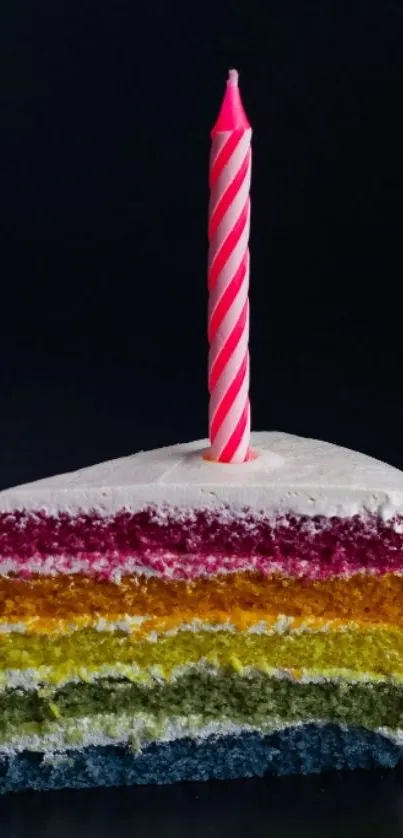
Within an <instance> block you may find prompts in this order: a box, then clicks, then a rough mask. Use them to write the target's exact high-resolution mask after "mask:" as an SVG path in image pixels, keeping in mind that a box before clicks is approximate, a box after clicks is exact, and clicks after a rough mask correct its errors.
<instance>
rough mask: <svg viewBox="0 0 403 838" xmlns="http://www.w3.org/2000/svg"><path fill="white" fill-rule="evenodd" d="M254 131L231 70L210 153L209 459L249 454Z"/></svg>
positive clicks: (237, 460)
mask: <svg viewBox="0 0 403 838" xmlns="http://www.w3.org/2000/svg"><path fill="white" fill-rule="evenodd" d="M251 136H252V131H251V127H250V125H249V122H248V119H247V116H246V114H245V111H244V109H243V106H242V102H241V97H240V93H239V88H238V73H237V71H236V70H231V71H230V73H229V78H228V82H227V90H226V93H225V96H224V100H223V103H222V106H221V110H220V113H219V116H218V119H217V122H216V124H215V126H214V128H213V130H212V133H211V137H212V147H211V158H210V206H209V231H208V237H209V259H208V289H209V308H208V341H209V345H210V351H209V362H208V389H209V393H210V405H209V435H210V446H211V447H210V451H209V455H208V456H209V459H211V460H214V461H216V462H221V463H243V462H245V461H246V460H248V459H249V457H250V452H249V442H250V404H249V351H248V341H249V299H248V289H249V248H248V240H249V227H250V199H249V189H250V179H251Z"/></svg>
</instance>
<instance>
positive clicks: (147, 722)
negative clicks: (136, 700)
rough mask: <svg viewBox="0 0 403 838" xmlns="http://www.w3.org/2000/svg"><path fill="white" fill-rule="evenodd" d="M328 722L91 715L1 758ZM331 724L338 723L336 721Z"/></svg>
mask: <svg viewBox="0 0 403 838" xmlns="http://www.w3.org/2000/svg"><path fill="white" fill-rule="evenodd" d="M328 723H329V722H328V721H327V720H326V719H315V718H307V719H304V720H303V721H296V722H290V721H284V719H281V718H279V717H275V716H273V717H272V718H270V719H268V721H267V722H266V723H264V724H263V725H259V726H255V725H250V724H235V723H233V722H231V721H220V722H218V721H214V722H209V723H208V724H205V723H203V720H202V719H201V717H200V716H197V715H194V716H179V717H174V718H171V719H167V720H165V721H164V722H157V721H156V719H155V717H153V716H151V715H147V714H139V715H137V716H135V717H130V716H126V715H121V716H119V717H118V718H116V716H113V715H111V714H108V715H102V714H99V715H97V716H88V717H83V718H81V719H74V720H72V719H69V720H63V721H59V722H50V723H48V725H47V728H46V732H45V733H43V734H42V735H38V734H32V733H22V734H18V735H15V736H12V737H10V738H9V739H7V740H6V741H4V742H0V756H2V755H9V756H11V755H14V754H16V753H21V752H22V751H36V752H42V753H51V754H52V753H56V754H57V753H63V752H65V751H71V750H81V749H83V748H87V747H89V746H107V745H115V746H116V745H126V746H128V747H129V748H130V749H131V750H132V751H133V752H134V753H139V752H140V751H141V750H142V749H143V748H144V747H145V746H147V745H148V744H151V743H152V742H173V741H175V740H177V739H183V738H185V737H186V738H188V737H189V738H192V739H199V740H202V739H207V738H208V737H211V736H216V737H218V736H230V735H235V736H238V735H240V734H242V733H246V732H249V733H251V732H257V733H260V734H261V735H262V736H263V735H266V734H269V733H273V732H275V731H280V730H286V729H287V728H296V727H304V726H305V725H307V724H315V725H318V726H324V725H326V724H328ZM331 724H334V721H333V720H332V722H331ZM338 727H340V728H341V729H342V730H348V726H347V725H343V724H339V725H338ZM373 732H375V733H380V734H382V736H385V737H386V738H388V739H390V740H392V741H394V742H396V743H398V744H399V745H401V744H403V730H401V729H398V730H391V729H390V728H388V727H382V728H379V729H378V730H376V731H373Z"/></svg>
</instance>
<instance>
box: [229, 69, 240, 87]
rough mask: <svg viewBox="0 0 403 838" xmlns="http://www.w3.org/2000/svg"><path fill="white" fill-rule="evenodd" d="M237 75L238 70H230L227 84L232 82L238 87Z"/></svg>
mask: <svg viewBox="0 0 403 838" xmlns="http://www.w3.org/2000/svg"><path fill="white" fill-rule="evenodd" d="M238 77H239V73H238V70H230V71H229V74H228V84H233V85H234V87H238Z"/></svg>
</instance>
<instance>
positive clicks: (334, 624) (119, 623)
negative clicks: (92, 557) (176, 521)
mask: <svg viewBox="0 0 403 838" xmlns="http://www.w3.org/2000/svg"><path fill="white" fill-rule="evenodd" d="M153 620H154V618H153V617H152V615H145V616H138V617H130V616H125V617H122V618H121V619H118V620H108V619H106V618H105V617H98V618H93V617H92V616H91V615H90V614H89V615H85V616H83V617H82V618H81V617H80V620H79V621H78V622H74V621H72V622H69V621H68V620H57V619H55V620H52V623H53V627H52V630H51V631H49V630H48V629H45V628H42V626H41V619H40V618H39V617H31V618H29V619H28V620H23V621H22V620H21V621H18V622H17V621H16V622H2V621H0V634H13V633H16V634H30V633H33V634H44V635H50V634H51V635H53V634H54V635H55V636H56V635H59V634H73V633H74V632H76V631H82V630H83V629H88V628H91V629H94V630H95V631H99V632H111V633H112V632H115V631H120V632H124V633H125V634H135V633H136V631H137V630H138V629H140V628H141V629H142V631H141V636H142V638H144V639H148V640H150V641H151V642H153V641H156V640H157V639H158V637H173V636H175V635H177V634H179V633H180V632H181V631H191V632H194V633H197V632H199V631H208V632H218V631H226V632H232V633H235V632H238V631H239V628H238V627H237V626H236V625H235V624H234V623H231V621H230V620H228V621H226V622H225V623H210V622H207V621H205V620H199V619H197V618H195V619H194V620H192V621H191V622H188V623H181V624H179V625H177V626H175V627H174V628H171V629H166V630H161V631H158V630H150V631H149V632H147V630H146V629H147V625H146V624H147V622H151V621H153ZM161 622H163V620H161ZM49 623H50V620H49V618H48V619H47V620H46V624H47V625H49ZM371 625H372V624H371V623H367V624H366V628H367V629H368V628H369V627H370V626H371ZM374 627H375V628H378V629H382V627H383V624H382V623H376V624H374ZM359 630H360V623H359V622H356V621H354V620H349V621H348V622H345V621H343V620H341V619H334V620H321V619H320V618H318V617H306V618H301V617H288V616H287V615H285V614H279V615H278V616H276V617H273V618H272V619H267V620H259V621H258V622H257V623H255V624H254V625H251V626H249V627H247V628H246V629H244V630H243V633H246V634H267V635H273V634H290V633H291V634H304V633H315V634H317V633H318V632H327V631H359Z"/></svg>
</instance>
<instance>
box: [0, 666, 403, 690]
mask: <svg viewBox="0 0 403 838" xmlns="http://www.w3.org/2000/svg"><path fill="white" fill-rule="evenodd" d="M191 671H193V672H205V673H209V674H211V675H218V674H219V673H220V672H222V669H221V668H220V667H219V666H215V665H213V664H211V663H209V662H206V661H200V662H198V663H196V664H195V663H191V664H184V665H182V666H177V667H174V668H173V669H172V670H171V672H170V677H168V678H167V677H166V675H165V674H164V672H163V670H162V668H161V667H158V666H150V667H148V668H147V670H144V669H141V668H140V667H139V666H136V665H135V664H130V665H128V664H122V663H119V662H118V663H115V664H108V665H104V666H101V667H99V669H97V670H96V671H93V670H91V669H87V668H86V667H85V666H82V667H80V670H79V671H78V672H76V673H74V674H72V675H69V676H68V677H66V678H62V677H60V676H59V675H58V673H57V672H56V674H55V670H54V668H53V667H46V666H41V667H38V668H37V669H33V668H32V669H29V668H27V669H6V670H3V671H2V672H0V692H4V691H5V690H11V689H22V690H25V691H27V692H34V691H37V690H39V691H41V690H42V689H43V690H46V695H47V696H50V695H52V693H53V692H56V690H58V689H59V688H60V687H62V686H64V685H65V684H78V683H80V681H84V682H85V683H88V684H90V683H96V682H97V681H100V680H102V679H103V678H114V679H119V678H127V680H128V681H133V682H134V683H139V684H143V685H145V686H149V687H150V688H151V687H153V686H154V685H155V684H165V683H167V681H168V682H169V681H176V680H178V679H179V678H182V677H183V676H184V675H186V674H187V673H188V672H191ZM262 671H263V670H262V668H260V669H258V670H256V669H255V667H253V666H245V667H243V668H242V674H243V675H245V676H253V674H254V672H262ZM264 672H265V673H266V674H267V675H269V676H271V677H273V678H279V679H287V680H289V681H295V682H301V683H305V684H320V683H324V682H326V681H337V682H339V681H345V682H347V683H348V684H362V683H371V682H372V683H377V684H380V683H386V682H388V683H393V684H403V675H402V676H400V675H394V676H393V677H392V676H390V675H384V674H382V673H374V672H362V673H359V674H358V673H357V671H356V670H350V669H347V668H346V669H340V668H339V669H327V670H326V671H321V672H318V671H315V670H312V669H304V668H302V669H299V670H298V672H297V673H296V672H294V671H291V670H286V669H280V668H276V667H272V666H267V667H266V668H265V669H264Z"/></svg>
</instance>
